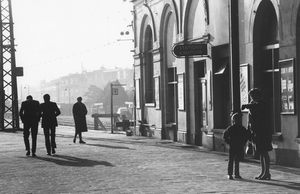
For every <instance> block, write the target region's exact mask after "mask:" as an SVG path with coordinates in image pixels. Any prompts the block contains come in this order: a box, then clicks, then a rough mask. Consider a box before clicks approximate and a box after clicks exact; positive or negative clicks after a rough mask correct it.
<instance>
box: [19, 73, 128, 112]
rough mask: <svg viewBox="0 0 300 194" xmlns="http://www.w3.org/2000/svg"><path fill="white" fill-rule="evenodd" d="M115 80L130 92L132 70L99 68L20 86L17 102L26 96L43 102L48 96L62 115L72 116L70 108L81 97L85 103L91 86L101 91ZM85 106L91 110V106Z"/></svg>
mask: <svg viewBox="0 0 300 194" xmlns="http://www.w3.org/2000/svg"><path fill="white" fill-rule="evenodd" d="M116 80H118V81H119V82H120V83H122V85H123V86H122V87H123V88H124V89H125V90H126V91H132V90H133V68H115V69H105V68H101V69H99V70H94V71H90V72H88V71H83V72H82V73H74V74H69V75H66V76H63V77H60V78H58V79H55V80H51V81H47V82H46V81H42V82H41V83H40V85H38V86H28V85H26V86H21V89H20V94H21V95H20V96H21V99H20V100H19V101H20V102H22V101H23V100H24V99H25V98H26V95H29V94H31V95H32V96H33V97H34V99H36V100H39V101H40V102H43V95H44V94H49V95H50V96H51V101H54V102H56V103H57V104H58V105H59V106H60V108H61V112H62V115H72V112H71V108H72V105H73V104H74V103H75V102H77V97H78V96H81V97H82V98H83V101H85V96H84V95H85V94H86V92H87V91H88V90H89V87H90V86H91V85H94V86H97V87H98V88H100V89H102V90H103V89H104V87H106V86H107V84H108V83H109V82H113V81H116ZM24 88H25V89H24ZM22 90H23V91H22ZM22 93H23V94H22ZM98 103H100V102H98ZM87 105H88V108H89V109H91V106H92V105H90V104H87ZM89 113H92V111H91V110H89Z"/></svg>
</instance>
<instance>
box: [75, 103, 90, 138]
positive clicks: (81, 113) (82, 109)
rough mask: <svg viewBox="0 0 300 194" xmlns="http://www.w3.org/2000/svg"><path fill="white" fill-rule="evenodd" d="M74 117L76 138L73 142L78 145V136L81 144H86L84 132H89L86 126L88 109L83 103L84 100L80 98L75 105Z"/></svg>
mask: <svg viewBox="0 0 300 194" xmlns="http://www.w3.org/2000/svg"><path fill="white" fill-rule="evenodd" d="M72 112H73V117H74V122H75V136H74V139H73V142H74V143H76V138H77V134H78V136H79V143H85V142H84V141H83V140H82V132H87V124H86V117H85V116H86V115H87V112H88V111H87V109H86V106H85V105H84V104H83V103H82V98H81V97H78V98H77V102H76V103H75V104H74V105H73V110H72Z"/></svg>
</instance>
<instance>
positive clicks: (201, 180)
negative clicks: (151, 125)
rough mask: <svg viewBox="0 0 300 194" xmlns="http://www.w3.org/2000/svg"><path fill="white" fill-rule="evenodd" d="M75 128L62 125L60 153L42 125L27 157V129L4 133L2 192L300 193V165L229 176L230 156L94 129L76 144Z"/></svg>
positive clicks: (255, 166)
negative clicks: (264, 174)
mask: <svg viewBox="0 0 300 194" xmlns="http://www.w3.org/2000/svg"><path fill="white" fill-rule="evenodd" d="M73 133H74V128H73V127H65V126H59V127H58V128H57V150H56V151H57V153H56V155H53V156H47V155H46V149H45V145H44V137H43V133H42V129H39V135H38V148H37V157H36V158H33V157H26V156H25V154H26V152H25V147H24V143H23V135H22V132H20V131H19V132H15V133H7V132H0V135H1V142H0V146H1V149H0V158H1V166H0V168H1V171H0V173H1V174H0V193H5V194H7V193H17V194H19V193H116V194H119V193H121V194H125V193H130V194H131V193H138V194H141V193H147V194H148V193H149V194H150V193H157V194H163V193H170V194H177V193H185V194H189V193H191V194H197V193H251V194H254V193H280V194H283V193H300V176H299V175H300V169H297V168H286V167H281V166H276V165H272V166H271V173H272V180H270V181H259V180H255V179H254V178H253V177H254V176H255V175H257V174H259V171H260V166H259V163H255V162H251V161H246V162H243V163H242V164H241V166H240V169H241V175H242V177H243V179H242V180H228V179H227V176H226V169H227V155H226V154H222V153H218V152H209V151H207V150H205V149H204V148H201V147H194V146H190V145H185V144H179V143H173V142H170V141H164V140H159V139H150V138H145V137H139V136H126V135H125V134H123V133H116V134H111V133H110V132H103V131H94V130H90V131H89V132H87V133H84V134H83V136H84V141H86V142H87V143H86V144H79V143H75V144H74V143H73Z"/></svg>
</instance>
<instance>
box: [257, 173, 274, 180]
mask: <svg viewBox="0 0 300 194" xmlns="http://www.w3.org/2000/svg"><path fill="white" fill-rule="evenodd" d="M258 180H271V174H266V175H264V176H262V177H260V178H259V179H258Z"/></svg>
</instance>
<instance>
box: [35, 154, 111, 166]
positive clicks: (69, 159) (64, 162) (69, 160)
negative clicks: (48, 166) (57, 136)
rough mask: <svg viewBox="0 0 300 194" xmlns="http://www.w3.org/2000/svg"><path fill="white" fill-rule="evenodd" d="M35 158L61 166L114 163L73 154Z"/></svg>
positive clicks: (109, 164) (106, 164) (108, 164)
mask: <svg viewBox="0 0 300 194" xmlns="http://www.w3.org/2000/svg"><path fill="white" fill-rule="evenodd" d="M36 159H39V160H44V161H47V162H53V163H55V164H57V165H61V166H75V167H94V166H97V165H103V166H109V167H113V166H114V165H113V164H111V163H109V162H106V161H97V160H89V159H84V158H78V157H73V156H64V155H52V156H49V157H40V156H38V157H36Z"/></svg>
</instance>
